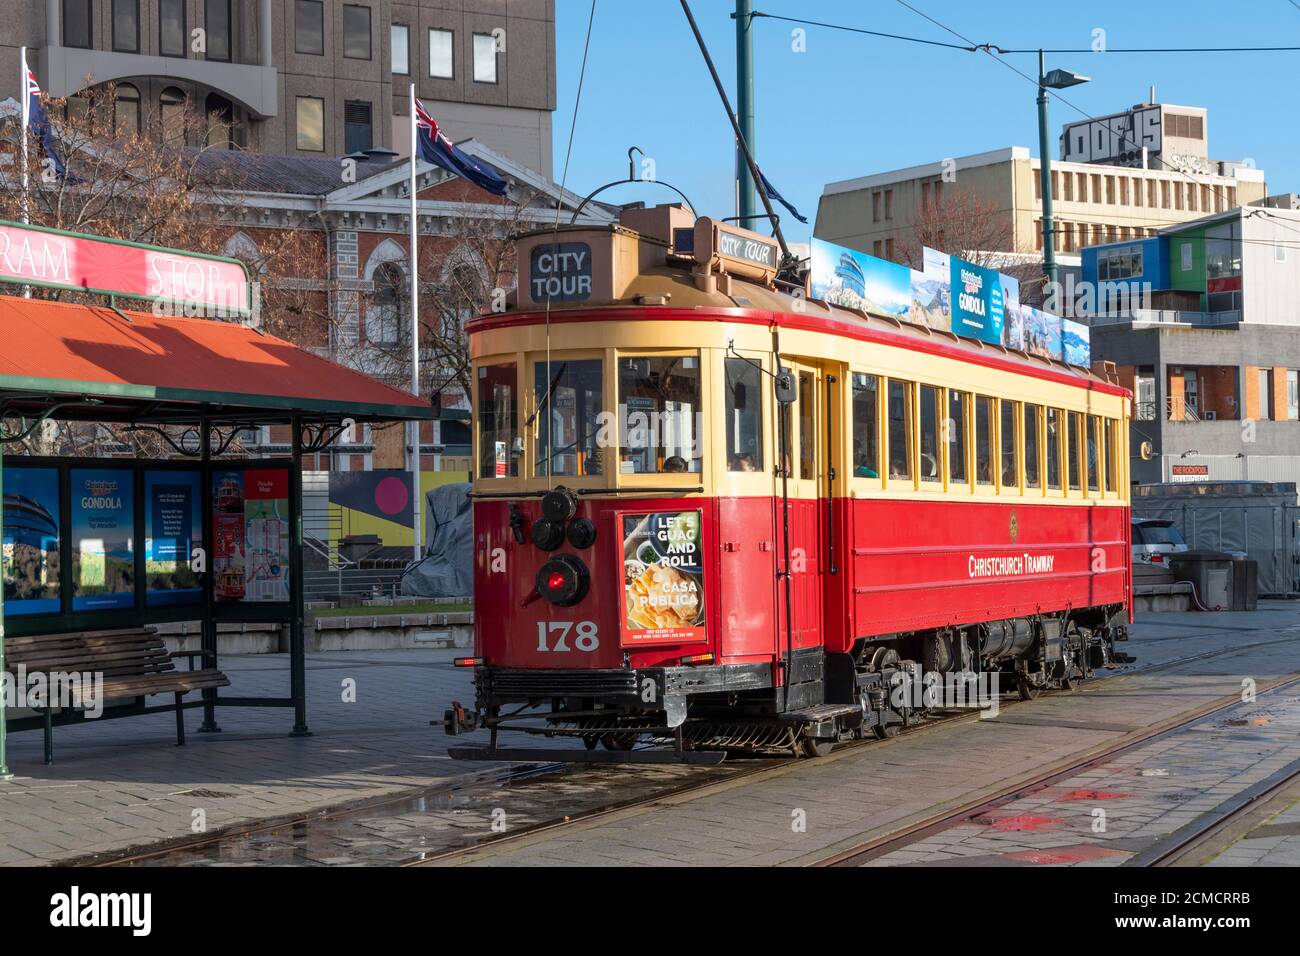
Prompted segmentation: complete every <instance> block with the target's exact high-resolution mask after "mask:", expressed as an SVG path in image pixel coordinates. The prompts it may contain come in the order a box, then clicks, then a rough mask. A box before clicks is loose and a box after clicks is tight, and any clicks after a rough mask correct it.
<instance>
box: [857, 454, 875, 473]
mask: <svg viewBox="0 0 1300 956" xmlns="http://www.w3.org/2000/svg"><path fill="white" fill-rule="evenodd" d="M853 474H854V475H856V476H857V477H859V478H879V477H880V476H879V475H878V474H876V469H874V468H872V467H871V466H870V465H868V464H867V456H866V455H859V456H858V463H857V464H856V465H855V466H854V467H853Z"/></svg>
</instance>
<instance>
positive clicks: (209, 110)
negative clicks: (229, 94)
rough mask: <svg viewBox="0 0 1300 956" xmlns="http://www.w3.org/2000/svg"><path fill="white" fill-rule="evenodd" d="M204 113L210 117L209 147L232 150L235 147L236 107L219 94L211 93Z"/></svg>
mask: <svg viewBox="0 0 1300 956" xmlns="http://www.w3.org/2000/svg"><path fill="white" fill-rule="evenodd" d="M204 112H205V113H206V114H207V117H208V145H209V146H213V147H216V148H217V149H230V148H231V146H233V145H234V141H233V139H232V136H233V134H234V131H235V105H234V104H233V103H231V102H230V100H228V99H226V98H225V97H224V96H222V95H221V94H219V93H209V94H208V99H207V102H206V103H205V104H204Z"/></svg>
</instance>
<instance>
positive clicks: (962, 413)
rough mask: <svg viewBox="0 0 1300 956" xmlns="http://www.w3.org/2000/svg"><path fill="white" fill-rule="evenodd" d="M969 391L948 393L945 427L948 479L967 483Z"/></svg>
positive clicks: (955, 482)
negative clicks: (967, 403) (967, 411)
mask: <svg viewBox="0 0 1300 956" xmlns="http://www.w3.org/2000/svg"><path fill="white" fill-rule="evenodd" d="M967 394H968V393H967V392H949V393H948V417H947V419H946V420H945V421H944V423H943V424H944V428H945V429H946V430H947V434H948V480H949V481H950V482H952V483H954V484H962V485H964V484H966V483H967V482H968V481H969V480H970V479H968V478H967V477H966V396H967Z"/></svg>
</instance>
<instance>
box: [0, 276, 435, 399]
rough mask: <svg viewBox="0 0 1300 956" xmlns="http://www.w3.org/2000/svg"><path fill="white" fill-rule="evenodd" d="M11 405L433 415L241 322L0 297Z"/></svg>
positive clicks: (0, 384) (1, 356)
mask: <svg viewBox="0 0 1300 956" xmlns="http://www.w3.org/2000/svg"><path fill="white" fill-rule="evenodd" d="M0 336H3V341H5V342H6V343H9V344H8V345H7V347H6V348H5V349H4V350H3V352H0V402H2V403H3V408H4V414H6V415H37V414H41V413H42V412H44V411H46V410H47V409H49V407H50V406H51V405H52V404H58V405H60V406H61V407H60V408H59V410H58V411H57V414H56V415H55V417H57V418H62V419H76V420H83V421H103V422H142V423H143V422H169V421H175V422H183V421H194V420H197V419H198V418H199V417H200V415H203V416H207V417H214V418H218V419H230V420H241V419H242V420H249V421H257V422H259V423H267V424H272V423H276V422H282V421H289V420H290V419H292V418H293V417H295V416H299V417H303V418H306V419H308V420H312V421H319V420H326V421H341V420H342V419H344V418H351V419H353V420H355V421H398V420H407V419H428V418H433V417H434V414H433V409H432V408H431V407H430V405H429V404H428V403H427V402H422V401H420V400H419V399H417V398H416V397H415V396H413V395H411V394H410V393H409V392H404V391H401V390H400V389H397V388H394V387H392V386H389V385H385V384H384V383H382V382H379V381H376V380H375V379H372V378H370V377H368V376H366V375H363V374H361V373H360V372H357V371H355V370H353V369H350V368H346V367H344V366H342V365H338V364H336V363H334V362H331V361H329V360H328V359H325V358H322V357H321V356H319V355H316V354H314V353H312V352H309V351H307V350H306V349H303V348H299V347H298V346H296V345H294V344H292V343H291V342H286V341H285V340H283V339H280V338H276V337H275V336H272V335H264V334H262V333H260V332H258V331H257V330H256V329H253V328H250V327H249V326H247V325H243V324H240V323H236V322H222V321H216V320H212V319H191V318H175V317H169V316H163V317H159V316H154V315H151V314H149V313H145V312H124V311H119V310H117V309H115V308H105V307H101V306H92V305H80V304H72V303H66V302H54V301H50V300H47V299H24V298H20V297H18V296H11V295H3V296H0Z"/></svg>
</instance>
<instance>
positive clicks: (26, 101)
mask: <svg viewBox="0 0 1300 956" xmlns="http://www.w3.org/2000/svg"><path fill="white" fill-rule="evenodd" d="M21 60H22V62H21V63H20V64H19V67H18V68H19V69H20V70H21V71H22V75H21V77H20V78H19V82H18V89H20V90H22V91H23V92H22V97H23V131H22V137H21V139H22V143H21V150H22V152H21V154H20V156H19V162H20V164H21V165H22V186H23V196H22V219H23V225H24V226H26V225H28V224H29V223H30V222H31V216H30V213H29V212H28V198H27V190H28V184H27V127H28V126H29V125H30V124H31V121H32V116H31V113H32V97H31V90H30V89H29V88H28V86H27V47H23V48H22V56H21ZM31 297H32V287H31V286H29V285H25V286H23V298H24V299H30V298H31Z"/></svg>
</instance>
